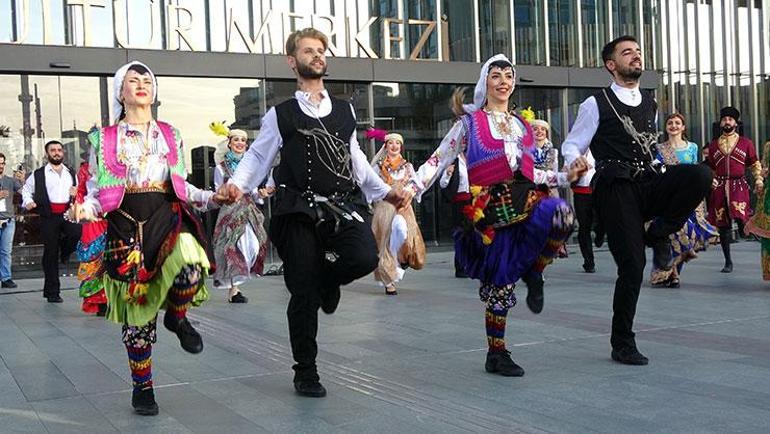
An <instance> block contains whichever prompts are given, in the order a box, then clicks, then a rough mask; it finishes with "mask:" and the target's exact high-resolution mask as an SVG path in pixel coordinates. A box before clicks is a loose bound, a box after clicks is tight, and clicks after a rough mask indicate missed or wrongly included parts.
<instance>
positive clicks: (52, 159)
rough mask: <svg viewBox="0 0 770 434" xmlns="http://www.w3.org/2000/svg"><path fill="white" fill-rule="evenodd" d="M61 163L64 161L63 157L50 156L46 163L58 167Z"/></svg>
mask: <svg viewBox="0 0 770 434" xmlns="http://www.w3.org/2000/svg"><path fill="white" fill-rule="evenodd" d="M63 161H64V158H63V157H52V156H50V155H49V156H48V162H49V163H51V164H53V165H54V166H58V165H59V164H61V163H62V162H63Z"/></svg>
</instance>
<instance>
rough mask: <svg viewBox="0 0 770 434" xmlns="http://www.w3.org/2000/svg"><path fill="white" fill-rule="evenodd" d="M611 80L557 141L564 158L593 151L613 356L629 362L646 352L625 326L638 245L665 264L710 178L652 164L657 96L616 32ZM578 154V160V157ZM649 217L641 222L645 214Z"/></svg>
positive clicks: (638, 267) (606, 54)
mask: <svg viewBox="0 0 770 434" xmlns="http://www.w3.org/2000/svg"><path fill="white" fill-rule="evenodd" d="M602 59H603V60H604V67H605V68H606V69H607V71H609V73H610V74H611V75H612V78H613V83H612V84H611V85H610V86H609V87H607V88H605V89H602V90H601V91H600V92H597V93H596V94H595V95H594V96H591V97H589V98H588V99H586V100H585V101H583V103H582V104H581V105H580V109H579V111H578V117H577V119H576V120H575V124H574V125H573V126H572V130H571V131H570V133H569V135H568V136H567V140H566V141H565V142H564V144H563V145H562V152H563V154H564V159H565V161H566V163H567V164H568V165H575V164H586V163H585V161H584V159H585V157H583V155H584V154H585V152H586V150H587V149H588V148H589V146H590V149H591V152H592V154H593V156H594V158H595V159H596V175H595V176H594V182H593V184H594V189H593V195H594V200H595V203H596V207H597V209H598V215H599V219H600V221H601V223H602V224H603V225H604V229H605V230H606V233H607V241H608V243H609V247H610V252H611V253H612V257H613V258H614V259H615V263H616V264H617V266H618V278H617V280H616V281H615V295H614V300H613V304H612V308H613V312H614V314H613V318H612V335H611V338H610V343H611V344H612V359H613V360H615V361H616V362H619V363H623V364H628V365H646V364H647V363H648V362H649V360H648V359H647V357H645V356H643V355H642V354H641V353H640V352H639V350H638V349H637V346H636V340H635V339H634V332H633V331H632V328H633V323H634V315H635V314H636V303H637V301H638V299H639V289H640V287H641V284H642V278H643V273H644V264H645V260H646V258H645V251H644V247H645V245H647V246H651V247H652V248H653V249H654V251H655V256H654V258H655V260H656V264H655V266H656V267H657V268H659V269H669V268H670V267H671V251H670V248H669V244H668V235H669V234H671V233H673V232H676V231H678V230H679V229H680V228H681V227H682V225H683V224H684V222H685V220H687V218H688V217H689V215H690V213H691V212H692V211H693V210H694V209H695V207H696V206H697V205H698V203H700V201H702V200H703V198H704V197H705V196H706V194H707V193H708V191H709V189H710V186H711V179H712V175H711V171H710V170H709V169H708V168H707V167H705V166H703V165H686V164H681V165H677V166H672V167H668V168H667V169H666V170H665V172H664V171H662V170H660V168H659V167H656V166H653V164H652V161H653V158H654V157H653V156H654V155H655V153H656V149H655V143H656V142H657V139H658V131H657V127H656V121H657V102H656V101H655V99H654V98H653V96H652V94H651V93H649V92H647V91H642V90H640V89H639V78H640V77H641V75H642V52H641V49H640V48H639V44H638V43H637V42H636V39H635V38H634V37H632V36H621V37H619V38H617V39H615V40H613V41H611V42H610V43H608V44H607V45H605V46H604V49H603V50H602ZM580 160H583V161H582V162H580V163H578V162H579V161H580ZM648 220H652V222H651V224H650V225H649V227H648V229H647V230H645V222H646V221H648Z"/></svg>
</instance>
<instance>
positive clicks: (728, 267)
mask: <svg viewBox="0 0 770 434" xmlns="http://www.w3.org/2000/svg"><path fill="white" fill-rule="evenodd" d="M721 272H722V273H732V272H733V263H732V262H729V263H727V264H725V266H724V267H722V271H721Z"/></svg>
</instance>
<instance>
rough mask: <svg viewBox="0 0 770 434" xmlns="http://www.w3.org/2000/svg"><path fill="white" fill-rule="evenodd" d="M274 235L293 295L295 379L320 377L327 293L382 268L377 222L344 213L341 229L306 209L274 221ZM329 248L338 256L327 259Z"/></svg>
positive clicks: (291, 334) (290, 311) (291, 336)
mask: <svg viewBox="0 0 770 434" xmlns="http://www.w3.org/2000/svg"><path fill="white" fill-rule="evenodd" d="M359 213H360V214H361V216H364V217H368V216H369V214H367V213H365V212H361V211H359ZM270 239H271V241H272V242H273V244H274V245H275V246H276V249H277V250H278V255H279V256H280V257H281V260H283V279H284V282H285V283H286V287H287V288H288V290H289V293H290V294H291V298H290V300H289V307H288V309H287V311H286V314H287V316H288V319H289V340H290V341H291V351H292V354H293V356H294V361H295V362H296V364H295V365H294V366H293V369H294V371H295V375H294V380H295V381H298V380H312V379H315V380H317V379H318V372H317V369H316V363H315V359H316V355H317V354H318V345H317V344H316V335H317V333H318V308H319V307H320V306H321V292H322V291H325V290H328V289H329V288H332V287H334V286H336V285H346V284H348V283H350V282H352V281H353V280H355V279H358V278H361V277H363V276H366V275H367V274H369V273H371V272H372V271H374V269H375V268H377V263H378V261H379V258H378V256H377V243H376V242H375V240H374V235H373V234H372V229H371V222H370V221H369V220H367V219H365V221H364V222H363V223H361V222H359V221H357V220H352V221H348V220H344V219H342V218H341V219H340V224H339V228H338V229H337V230H336V231H335V225H334V222H333V221H327V222H323V223H321V224H320V225H318V226H316V224H315V221H314V220H313V219H311V218H310V217H309V216H307V215H305V214H299V213H297V214H287V215H281V216H275V217H273V219H272V221H271V222H270ZM326 252H332V253H333V254H334V256H336V260H334V261H333V262H332V261H330V260H328V259H326Z"/></svg>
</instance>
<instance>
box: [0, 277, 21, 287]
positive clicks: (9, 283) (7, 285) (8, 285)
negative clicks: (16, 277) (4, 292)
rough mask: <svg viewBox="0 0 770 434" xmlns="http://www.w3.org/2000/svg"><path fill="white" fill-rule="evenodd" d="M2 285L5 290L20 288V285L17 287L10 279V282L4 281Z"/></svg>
mask: <svg viewBox="0 0 770 434" xmlns="http://www.w3.org/2000/svg"><path fill="white" fill-rule="evenodd" d="M0 285H1V286H2V287H3V288H17V287H18V286H19V285H17V284H16V282H14V281H13V280H11V279H8V280H3V283H2V284H0Z"/></svg>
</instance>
